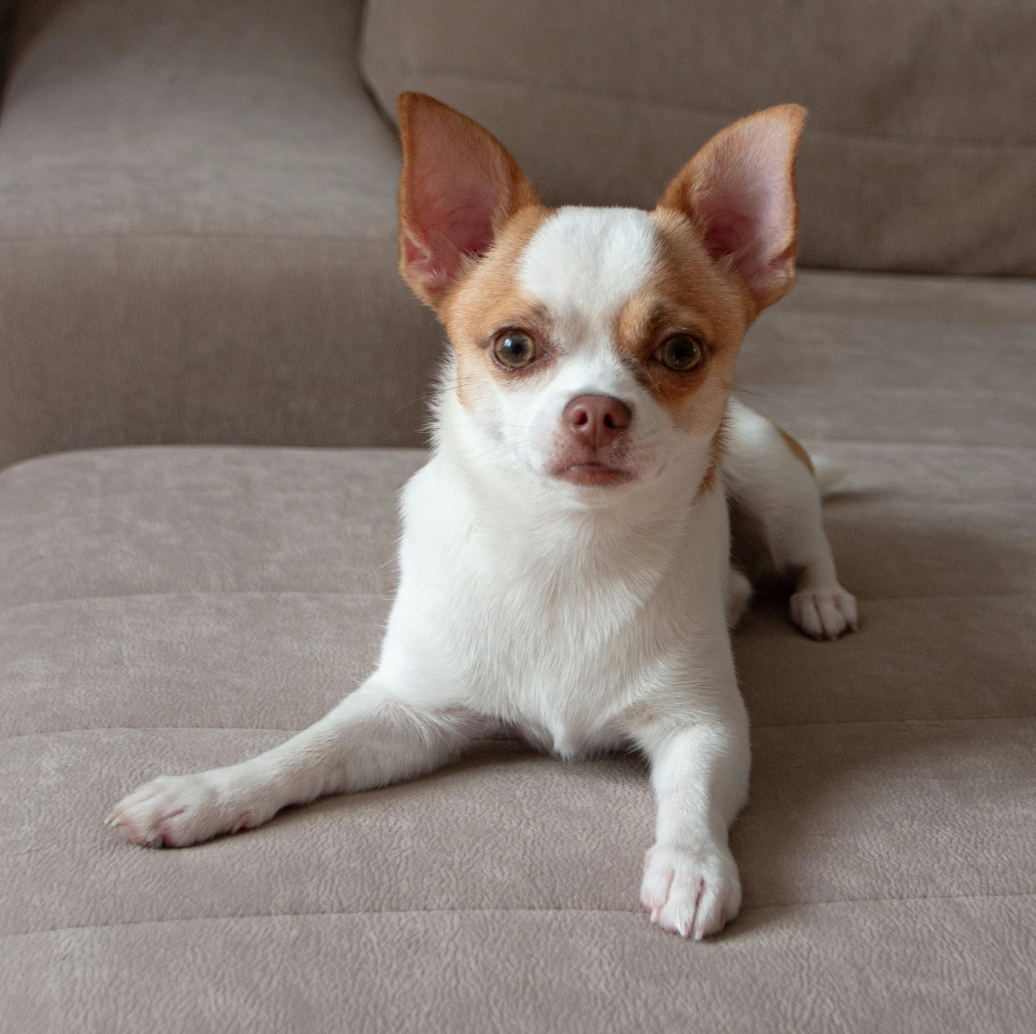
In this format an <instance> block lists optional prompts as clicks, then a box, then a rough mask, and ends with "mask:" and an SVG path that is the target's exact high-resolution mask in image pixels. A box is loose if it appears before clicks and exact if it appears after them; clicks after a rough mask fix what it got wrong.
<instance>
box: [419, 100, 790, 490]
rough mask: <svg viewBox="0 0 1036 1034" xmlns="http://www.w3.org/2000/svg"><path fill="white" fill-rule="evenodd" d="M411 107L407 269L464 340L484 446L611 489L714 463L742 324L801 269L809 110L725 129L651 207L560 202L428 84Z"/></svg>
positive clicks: (559, 482) (545, 478) (471, 414)
mask: <svg viewBox="0 0 1036 1034" xmlns="http://www.w3.org/2000/svg"><path fill="white" fill-rule="evenodd" d="M399 116H400V127H401V131H402V138H403V155H404V164H403V178H402V182H401V185H400V191H399V212H400V230H399V247H400V271H401V273H402V275H403V278H404V280H406V282H407V284H409V286H410V288H411V289H412V290H413V291H414V293H415V294H416V295H417V297H418V298H420V299H421V300H422V301H423V302H425V303H426V304H428V305H429V306H431V307H432V308H433V309H434V310H435V312H436V313H437V314H438V316H439V318H440V320H441V321H442V323H443V324H444V325H445V327H446V330H447V332H448V334H449V337H450V341H451V342H452V344H453V348H454V351H455V355H456V362H455V375H456V392H457V401H458V402H459V405H460V410H459V411H458V412H459V413H460V415H461V419H462V420H463V422H464V423H465V434H466V435H467V436H468V442H469V444H472V439H474V442H473V444H474V445H475V446H476V447H477V448H476V450H475V451H478V452H479V453H480V454H481V455H482V456H483V457H492V460H493V462H494V463H496V464H498V465H502V466H503V467H505V468H507V469H514V470H517V471H520V472H521V473H522V475H524V476H528V477H531V478H533V479H534V480H535V481H537V482H539V483H540V484H543V485H549V486H551V487H553V488H555V489H556V490H557V491H558V492H560V493H562V494H564V495H567V496H569V497H571V498H574V499H576V500H579V501H582V502H590V503H595V504H601V503H604V502H607V501H610V500H612V499H615V498H618V497H621V496H622V495H624V494H625V492H626V491H629V490H631V489H633V488H634V487H635V486H637V485H638V484H645V483H650V482H652V481H653V480H655V479H657V477H658V476H659V474H660V473H661V472H662V471H663V470H666V469H667V468H669V467H672V466H680V468H681V469H682V470H686V469H687V466H688V465H691V466H692V467H696V469H697V476H698V477H699V478H703V477H706V476H707V474H708V471H709V470H710V469H711V468H712V465H713V464H714V463H715V459H716V456H717V455H718V445H717V441H718V435H719V432H720V428H721V424H722V420H723V413H724V410H725V408H726V403H727V397H728V394H729V391H730V385H731V380H732V377H733V372H734V363H735V360H736V358H737V353H738V349H739V347H740V344H741V340H742V338H743V336H744V333H745V330H746V329H747V327H748V326H749V324H750V323H751V322H752V320H753V319H754V318H755V317H756V315H758V313H759V312H760V311H761V310H762V309H763V308H765V307H766V306H768V305H771V304H772V303H773V302H775V301H777V299H778V298H780V297H781V296H782V295H783V294H784V293H785V292H786V291H787V290H788V289H789V288H790V287H791V285H792V283H793V282H794V279H795V230H796V223H797V210H796V200H795V188H794V180H793V176H794V163H795V152H796V149H797V146H798V139H799V135H800V133H801V130H802V124H803V121H804V118H805V112H804V111H803V109H802V108H799V107H796V106H795V105H786V106H783V107H777V108H770V109H769V110H767V111H763V112H760V113H759V114H757V115H753V116H751V117H750V118H746V119H743V120H742V121H740V122H737V123H735V124H734V125H733V126H730V127H729V128H728V129H725V130H724V131H723V132H721V133H719V134H718V135H717V136H715V137H714V138H713V139H712V140H710V141H709V143H707V144H706V145H705V147H704V148H702V150H701V151H699V152H698V154H697V155H696V156H695V157H694V158H693V159H692V160H691V161H690V162H689V163H688V164H687V165H686V166H685V167H684V168H683V170H682V171H681V172H680V173H679V174H678V175H677V176H676V178H675V179H674V180H673V181H672V182H671V183H670V184H669V186H668V188H667V189H666V191H665V193H664V194H663V195H662V198H661V200H660V201H659V202H658V205H657V207H656V208H655V209H654V211H652V212H645V211H641V210H639V209H630V208H575V207H563V208H558V209H548V208H546V207H544V206H543V205H542V204H541V203H540V201H539V199H538V197H537V195H536V192H535V191H534V189H533V188H532V186H531V184H530V183H529V181H528V180H527V179H526V178H525V176H524V175H523V174H522V172H521V170H520V169H519V168H518V166H517V164H516V163H515V161H514V159H513V158H512V157H511V155H510V154H509V153H508V152H507V151H506V150H505V149H504V148H503V147H502V146H501V145H500V144H499V143H498V142H497V140H496V139H495V138H494V137H492V136H491V135H490V134H489V133H488V132H486V130H484V129H483V128H482V127H481V126H479V125H477V124H476V123H474V122H472V121H471V120H470V119H468V118H466V117H465V116H463V115H461V114H459V113H458V112H456V111H454V110H453V109H452V108H448V107H446V106H445V105H443V104H440V103H439V102H438V101H436V100H433V99H432V98H431V97H427V96H424V95H423V94H416V93H407V94H403V95H402V96H401V97H400V98H399ZM681 460H686V461H687V463H686V464H684V463H681V462H680V461H681ZM624 490H625V491H624Z"/></svg>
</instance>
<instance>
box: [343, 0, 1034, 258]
mask: <svg viewBox="0 0 1036 1034" xmlns="http://www.w3.org/2000/svg"><path fill="white" fill-rule="evenodd" d="M361 61H362V66H363V69H364V72H365V75H366V76H367V79H368V82H369V84H370V85H371V87H372V89H373V90H374V91H375V93H376V95H377V97H378V99H379V101H380V103H381V104H382V106H383V107H384V109H385V111H386V112H387V113H389V114H390V115H394V112H395V97H396V95H397V94H398V93H400V92H402V91H403V90H422V91H424V92H426V93H430V94H432V95H434V96H436V97H438V98H440V99H441V100H443V101H445V102H446V103H448V104H452V105H454V106H455V107H457V108H459V109H460V110H461V111H464V112H466V113H467V114H469V115H471V116H472V117H473V118H475V119H477V120H478V121H479V122H482V123H483V124H485V125H486V126H487V127H488V128H489V129H490V130H492V131H493V132H494V133H496V134H497V135H498V136H499V137H500V138H501V140H503V142H504V143H505V144H507V146H508V147H509V148H511V150H512V151H513V152H514V154H515V156H516V157H517V158H518V160H519V162H520V163H521V164H522V166H523V168H524V169H525V170H526V171H527V172H528V173H529V174H530V175H531V176H532V178H533V180H534V181H535V182H536V184H537V185H538V186H539V188H540V189H541V190H542V191H543V192H544V194H545V196H546V198H547V200H548V201H553V202H561V203H583V204H635V205H643V206H649V205H651V204H652V203H653V201H654V199H655V197H656V196H657V194H658V193H659V192H660V191H661V189H662V187H663V186H664V184H665V183H666V181H667V179H668V178H669V177H670V176H671V175H672V174H673V173H674V172H675V171H676V170H677V169H678V168H679V167H680V166H681V165H682V163H683V162H684V161H685V160H686V159H687V158H689V157H690V155H691V154H692V153H693V152H694V151H695V150H696V149H697V148H698V147H699V146H700V145H701V144H702V143H703V142H704V141H705V140H706V139H707V138H708V137H709V136H710V135H711V134H712V133H713V132H715V131H716V130H718V129H720V128H722V127H723V126H724V125H726V124H727V123H728V122H730V121H732V120H733V119H735V118H737V117H739V116H741V115H745V114H748V113H750V112H752V111H755V110H758V109H759V108H764V107H767V106H769V105H771V104H778V103H782V102H786V101H797V102H799V103H801V104H804V105H805V106H806V107H807V108H808V109H809V110H810V121H809V123H808V125H807V131H806V138H805V141H804V144H803V148H802V153H801V157H800V162H799V185H800V193H801V198H802V228H801V242H800V247H801V257H802V260H803V262H804V263H807V264H814V265H820V266H833V267H842V268H850V269H881V270H909V271H930V272H950V273H995V274H1028V275H1034V274H1036V4H1033V3H1032V2H1029V0H852V2H849V0H834V2H832V0H754V2H733V0H570V2H565V3H561V2H558V0H369V3H368V6H367V20H366V28H365V33H364V39H363V51H362V56H361Z"/></svg>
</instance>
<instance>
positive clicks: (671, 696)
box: [110, 95, 856, 938]
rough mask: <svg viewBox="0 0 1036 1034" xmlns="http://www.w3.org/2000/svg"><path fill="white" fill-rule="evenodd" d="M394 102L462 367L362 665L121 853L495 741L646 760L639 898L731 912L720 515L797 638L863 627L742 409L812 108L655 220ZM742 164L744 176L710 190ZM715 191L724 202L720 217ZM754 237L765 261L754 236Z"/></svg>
mask: <svg viewBox="0 0 1036 1034" xmlns="http://www.w3.org/2000/svg"><path fill="white" fill-rule="evenodd" d="M401 116H402V123H403V133H404V146H405V153H406V167H405V170H404V178H403V186H402V189H401V198H400V206H401V223H402V229H401V253H402V270H403V275H404V277H405V278H406V279H407V280H408V282H409V283H410V284H411V286H412V287H413V288H414V290H415V292H416V293H417V294H418V296H419V297H421V298H422V299H423V300H424V301H426V302H428V303H429V304H431V305H432V306H433V307H434V308H435V309H436V311H437V312H438V313H439V315H440V318H442V320H443V322H444V324H445V325H446V327H447V330H448V331H449V333H450V338H451V342H452V343H453V345H454V355H453V356H452V357H451V361H450V364H449V366H448V369H447V371H446V374H445V376H444V378H443V382H442V385H441V387H440V391H439V394H438V399H437V403H436V425H435V426H436V443H435V449H434V451H433V454H432V458H431V459H430V461H429V463H428V464H427V465H426V466H425V467H424V468H423V469H422V470H421V471H419V472H418V473H417V474H416V475H415V476H414V478H413V479H412V480H411V482H410V483H409V485H408V486H407V488H406V490H405V492H404V496H403V518H404V532H403V537H402V541H401V546H400V575H401V577H400V585H399V591H398V595H397V598H396V602H395V606H394V608H393V611H392V615H391V618H390V620H389V625H388V629H387V633H386V636H385V641H384V645H383V649H382V654H381V659H380V662H379V665H378V668H377V670H376V671H375V672H374V674H373V675H372V676H371V677H370V678H369V679H368V680H367V682H366V683H365V684H364V685H363V686H361V687H360V688H359V689H358V690H356V691H355V692H354V693H352V694H351V695H350V696H348V697H347V698H346V699H345V700H344V701H343V702H342V704H341V705H339V707H338V708H336V709H335V710H334V711H332V712H331V714H329V715H328V716H327V717H326V718H324V719H323V720H322V721H320V722H318V723H317V724H316V725H314V726H312V727H311V728H310V729H307V730H306V731H304V732H302V733H300V734H299V735H297V736H296V737H294V738H293V739H291V740H289V741H288V742H287V743H285V744H283V745H282V746H280V747H277V748H275V749H274V750H272V751H269V752H268V753H267V754H264V755H262V756H261V757H258V758H255V759H253V760H251V761H246V762H244V763H242V764H238V765H234V766H232V767H229V768H224V769H218V770H215V771H212V772H207V773H202V774H199V775H193V776H181V777H173V778H161V779H158V780H155V781H154V782H152V783H149V784H148V785H147V786H145V787H142V788H141V789H140V790H138V791H136V792H135V793H134V794H131V795H130V796H129V797H127V798H126V799H125V800H123V801H122V802H121V803H120V804H119V805H118V807H117V808H116V809H115V811H114V812H113V814H112V816H111V817H110V821H111V822H112V823H113V824H116V825H121V826H123V827H125V829H126V830H127V832H128V834H129V836H130V838H131V839H133V840H134V841H136V842H137V843H142V844H148V845H160V844H165V845H167V846H186V845H187V844H191V843H195V842H197V841H199V840H204V839H207V838H209V837H212V836H215V835H217V834H219V833H223V832H228V831H235V830H237V829H241V828H248V827H252V826H256V825H259V824H260V823H262V822H265V821H266V820H268V819H269V818H270V817H271V816H272V815H273V814H274V813H275V812H277V811H278V810H280V809H281V808H283V807H284V806H286V805H288V804H298V803H303V802H306V801H310V800H313V799H314V798H316V797H318V796H320V795H322V794H327V793H336V792H342V791H354V790H361V789H365V788H369V787H373V786H378V785H383V784H385V783H388V782H394V781H397V780H400V779H407V778H411V777H413V776H416V775H420V774H422V773H425V772H428V771H430V770H432V769H434V768H436V767H438V766H440V765H442V764H444V763H445V762H446V761H448V760H449V759H451V758H453V757H455V756H457V754H458V753H459V752H460V751H461V750H462V749H463V748H464V746H465V745H466V744H467V743H468V742H470V741H471V740H472V739H473V738H475V737H481V736H486V735H495V734H498V733H499V732H501V731H504V732H508V733H511V734H517V735H521V736H523V737H524V738H526V739H527V740H529V741H530V742H531V743H533V744H535V745H536V746H537V747H539V748H541V749H544V750H548V751H552V752H554V753H556V754H558V755H559V756H561V757H564V758H571V757H577V756H580V755H584V754H587V753H589V752H599V751H606V750H612V749H616V748H628V747H635V748H639V749H640V750H641V751H643V752H644V753H645V754H646V755H647V757H648V758H649V760H650V762H651V768H652V783H653V785H654V787H655V791H656V795H657V798H658V822H657V836H656V844H655V847H654V848H653V849H652V850H651V852H649V855H648V860H647V863H646V867H645V874H644V882H643V887H642V901H643V903H644V905H645V907H646V908H647V909H648V910H649V911H650V912H651V914H652V918H653V919H655V920H657V921H658V922H659V923H660V924H661V925H662V926H663V927H664V928H666V929H669V930H673V931H675V932H678V933H681V934H683V935H685V936H686V935H693V936H695V937H699V938H700V937H702V936H705V935H707V934H709V933H713V932H716V931H718V930H719V929H721V928H722V926H723V925H724V923H725V922H726V921H727V920H728V919H730V918H732V917H733V916H734V915H735V914H736V913H737V910H738V907H739V904H740V884H739V881H738V875H737V869H736V866H735V864H734V861H733V858H732V857H731V855H730V851H729V849H728V847H727V830H728V827H729V825H730V823H731V822H732V820H733V818H734V817H735V815H736V814H737V812H738V810H739V809H740V808H741V806H742V804H743V803H744V799H745V794H746V791H747V784H748V769H749V746H748V722H747V717H746V714H745V710H744V706H743V704H742V701H741V697H740V694H739V692H738V689H737V685H736V681H735V677H734V668H733V661H732V656H731V649H730V639H729V633H728V625H731V624H733V623H735V622H736V620H737V618H738V617H739V615H740V612H741V609H742V608H743V607H744V605H745V603H746V602H747V599H748V595H749V593H750V586H749V583H748V580H747V578H746V577H745V575H744V574H743V573H742V572H741V571H739V570H736V569H732V568H731V564H730V552H731V550H730V521H729V512H728V502H732V503H733V504H734V505H735V506H736V507H738V508H739V509H740V510H742V511H743V512H744V513H745V514H746V515H747V516H748V518H749V519H748V520H747V521H746V525H748V526H753V527H754V528H755V529H756V532H757V537H758V538H759V540H760V541H759V542H757V543H756V546H757V547H759V549H758V550H757V551H761V552H762V553H763V554H764V555H766V556H768V558H769V561H770V562H771V563H772V566H773V567H774V568H775V569H777V570H780V571H784V572H788V573H790V574H792V575H793V576H794V577H795V578H796V579H797V585H796V590H797V591H796V593H795V595H794V596H793V597H792V617H793V620H795V622H796V624H798V625H799V626H800V627H802V628H803V629H804V630H805V631H807V632H808V633H810V634H811V635H814V636H816V637H830V638H835V637H837V636H838V635H839V634H841V633H842V632H843V631H845V630H846V629H847V628H850V627H854V626H855V620H856V616H855V601H854V600H853V598H852V597H851V596H850V595H849V594H848V593H847V592H845V590H844V589H842V588H841V587H840V586H839V584H838V581H837V578H836V575H835V569H834V563H833V560H832V557H831V551H830V548H829V546H828V543H827V540H826V538H825V536H824V532H823V528H822V526H821V520H820V500H819V493H818V490H817V486H816V484H815V481H814V478H813V474H812V469H811V467H810V465H809V459H808V457H807V456H806V455H805V454H804V453H803V452H802V450H801V448H800V447H798V446H797V443H794V442H793V441H792V440H790V439H788V438H787V437H786V436H784V435H783V433H782V432H780V431H779V430H778V429H777V428H776V427H774V426H773V425H772V424H770V423H769V422H768V421H766V420H764V419H763V418H762V417H760V416H758V415H757V414H755V413H753V412H752V411H751V410H748V409H747V408H745V407H743V406H741V405H739V404H738V403H736V402H733V401H732V400H730V398H729V389H730V376H731V374H732V370H733V363H734V359H735V358H736V353H737V347H738V346H739V344H740V340H741V337H742V336H743V334H744V330H745V329H746V327H747V325H748V323H750V322H751V319H752V318H754V314H755V313H756V312H757V311H758V310H759V309H761V308H762V307H763V306H765V305H766V304H769V303H770V301H772V300H776V297H779V296H780V294H783V292H784V290H786V289H787V286H790V282H791V279H792V276H793V259H794V246H793V245H794V225H793V218H792V225H791V229H790V231H789V230H788V228H787V225H786V223H787V222H788V217H789V213H788V212H787V206H788V200H787V197H786V196H785V194H786V193H787V190H789V189H790V167H789V166H788V163H789V162H790V160H791V158H793V156H794V145H795V143H796V142H797V137H798V129H799V128H801V114H800V113H799V111H798V109H792V108H787V109H773V110H772V111H771V112H769V113H763V115H761V116H756V117H755V119H754V120H752V119H750V120H745V122H742V123H739V124H738V126H735V127H733V129H732V130H728V131H727V134H725V135H723V134H721V136H720V137H718V138H717V141H719V144H718V145H717V143H716V142H715V141H714V143H713V144H711V145H709V146H710V147H711V148H712V149H713V151H712V153H710V152H709V148H706V149H705V151H703V152H702V155H700V156H699V158H698V159H696V160H695V161H696V162H697V163H699V164H698V167H697V168H695V167H694V166H695V163H692V164H691V166H689V167H688V169H685V170H684V172H683V173H681V176H680V177H678V178H677V180H676V181H674V184H673V185H672V186H671V187H670V190H669V191H667V194H666V196H665V197H664V198H663V202H662V203H661V204H660V207H659V208H658V209H656V211H655V212H653V213H646V212H641V211H637V210H632V209H580V208H562V209H558V210H555V211H550V210H548V209H545V208H543V206H541V205H540V204H539V203H538V201H537V200H536V199H535V195H534V194H533V193H532V191H531V188H530V187H529V186H528V184H527V183H526V181H525V180H524V177H521V173H520V172H518V170H517V166H515V165H514V163H513V159H511V158H510V156H509V155H507V153H506V152H505V151H503V149H502V148H501V147H500V145H499V144H497V143H496V141H495V140H493V139H492V138H491V137H489V135H488V134H486V133H485V132H484V131H483V130H481V129H480V128H479V127H477V126H475V125H474V124H473V123H470V122H468V121H467V120H466V119H463V117H462V116H460V115H457V114H456V113H455V112H452V111H450V109H447V108H444V107H443V106H441V105H438V104H437V102H434V101H432V100H431V99H430V98H423V97H420V96H417V95H406V96H405V97H404V98H403V99H402V101H401ZM760 119H762V120H764V121H763V122H762V123H761V124H757V125H753V122H756V123H758V122H759V120H760ZM738 127H748V129H747V132H746V131H745V130H742V131H741V137H743V138H744V139H740V138H739V137H738V135H737V131H738ZM731 133H733V134H734V141H733V147H734V150H733V152H730V147H731V146H732V145H731V144H730V141H729V140H728V141H727V142H726V143H725V144H724V137H725V136H726V137H729V136H730V134H731ZM760 136H761V137H762V143H761V144H760V143H759V138H760ZM789 141H790V143H789ZM717 147H718V150H717ZM724 147H726V149H727V150H726V151H724ZM753 148H755V151H753ZM731 153H732V154H733V158H731V157H730V155H731ZM774 153H776V155H777V159H778V161H777V164H778V165H779V164H780V162H784V165H783V166H781V170H782V171H781V172H780V173H779V174H778V175H777V176H776V177H770V179H769V180H766V181H765V182H764V183H763V185H762V186H759V185H758V184H754V183H753V182H750V176H751V168H752V167H751V164H750V163H749V161H748V158H751V157H752V156H753V154H754V155H755V158H756V160H759V161H764V162H765V160H767V158H768V157H769V158H771V159H772V158H773V154H774ZM746 155H747V158H746ZM702 156H704V158H703V157H702ZM731 161H733V165H734V171H735V173H736V175H735V179H736V180H737V182H735V183H734V185H733V186H731V185H730V184H729V183H726V184H725V183H724V182H723V181H722V177H721V181H720V184H719V186H718V187H717V186H715V184H713V181H712V180H709V181H708V183H707V186H709V191H711V193H709V191H703V190H702V189H700V188H701V182H699V181H700V179H701V177H702V176H703V175H709V176H712V177H713V179H715V177H716V176H717V172H716V170H717V169H719V170H720V173H722V172H723V170H724V168H727V167H729V166H730V163H731ZM688 170H690V171H688ZM703 170H704V171H703ZM695 177H697V179H696V178H695ZM782 177H785V178H786V180H787V184H785V185H783V186H782V184H783V180H782ZM764 180H765V177H764ZM735 188H736V189H735ZM739 191H741V192H742V193H747V194H748V195H750V201H752V198H753V197H754V199H755V200H754V201H752V204H757V203H758V201H759V194H760V191H762V192H763V193H766V191H769V194H767V195H766V197H765V198H764V201H766V202H767V203H769V202H772V203H773V204H772V205H771V209H773V210H769V209H768V210H767V211H765V212H764V213H763V217H762V218H761V219H756V220H755V223H752V219H751V213H749V216H745V215H744V213H743V212H741V211H740V210H739V209H738V207H737V206H738V200H739V197H740V194H739ZM782 191H783V193H782ZM696 192H697V193H696ZM753 192H754V193H753ZM686 197H692V199H694V201H693V204H692V205H691V206H690V208H691V210H688V203H687V202H686V200H685V198H686ZM702 197H705V198H706V200H707V199H708V198H709V197H719V198H720V202H721V203H720V204H719V207H718V212H719V215H718V216H717V217H715V218H714V219H713V221H712V222H711V223H709V222H708V221H707V220H706V221H705V222H704V223H703V222H702V220H703V218H704V217H703V216H702V215H701V214H700V212H699V211H698V208H701V207H702V205H703V203H702V202H701V200H700V199H701V198H702ZM667 198H668V199H669V203H667V202H666V199H667ZM682 198H683V199H684V200H681V199H682ZM694 205H697V206H698V208H694ZM791 205H792V212H791V216H792V217H793V214H794V213H793V208H794V196H793V194H792V195H791ZM681 206H682V207H681ZM774 206H776V207H775V208H774ZM782 206H783V207H782ZM704 207H707V205H705V206H704ZM748 207H751V205H749V206H748ZM757 207H758V204H757ZM748 223H752V225H750V226H748V228H747V230H746V225H748ZM757 224H758V225H757ZM717 226H718V229H717ZM710 233H712V234H713V240H712V241H711V243H710V237H709V234H710ZM753 233H754V234H756V235H758V234H760V233H761V234H762V235H763V236H764V237H765V238H766V239H765V241H764V242H763V252H765V253H763V252H759V253H758V254H757V253H756V252H752V251H751V247H750V244H751V242H750V241H749V242H748V243H746V242H745V241H744V240H742V239H741V238H742V237H745V236H746V234H747V235H749V236H751V234H753ZM789 233H790V238H789ZM789 239H790V244H789ZM730 240H733V242H734V243H735V244H736V245H737V247H736V248H735V249H733V250H732V251H727V252H723V251H722V248H724V247H728V245H729V243H730ZM716 249H720V250H719V253H718V254H717V253H716ZM757 252H758V249H757ZM771 253H772V254H771ZM731 256H733V257H731ZM656 346H657V347H656Z"/></svg>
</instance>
